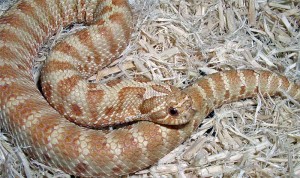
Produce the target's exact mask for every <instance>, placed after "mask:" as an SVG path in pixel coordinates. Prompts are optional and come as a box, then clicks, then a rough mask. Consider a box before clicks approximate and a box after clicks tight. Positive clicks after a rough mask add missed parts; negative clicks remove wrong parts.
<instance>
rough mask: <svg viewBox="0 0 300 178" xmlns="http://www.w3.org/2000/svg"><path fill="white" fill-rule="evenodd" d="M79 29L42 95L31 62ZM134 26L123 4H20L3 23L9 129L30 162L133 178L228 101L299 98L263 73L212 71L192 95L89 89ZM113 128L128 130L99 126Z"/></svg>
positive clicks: (107, 0) (53, 62)
mask: <svg viewBox="0 0 300 178" xmlns="http://www.w3.org/2000/svg"><path fill="white" fill-rule="evenodd" d="M72 23H85V24H87V26H88V28H87V29H85V30H82V31H79V32H77V33H75V34H74V35H72V36H70V37H67V38H66V39H64V40H63V41H61V42H59V43H58V44H57V45H56V46H55V47H54V49H53V50H52V52H51V53H50V54H49V57H48V60H47V62H46V64H45V67H44V68H43V70H42V77H41V80H42V90H43V94H42V93H41V92H40V91H39V90H38V88H37V87H36V85H35V83H34V81H33V77H32V74H31V70H32V62H33V59H34V58H35V57H36V56H37V52H38V50H39V48H40V47H41V45H42V44H43V43H45V41H46V40H47V39H48V38H49V37H50V36H52V35H53V34H54V33H56V32H57V30H58V29H59V27H61V26H64V27H65V26H67V25H69V24H72ZM131 23H132V22H131V12H130V9H129V6H128V4H127V2H126V1H124V0H99V1H96V0H63V1H57V0H54V1H52V0H21V1H20V2H18V3H17V4H16V5H15V6H14V7H13V8H12V9H10V10H9V11H8V12H7V13H6V14H5V15H4V16H2V17H1V18H0V91H1V93H0V109H1V124H2V127H3V128H4V129H5V130H6V131H7V133H9V134H11V135H12V137H13V141H14V143H15V144H17V145H18V146H20V147H21V148H24V151H25V152H26V153H27V155H28V156H29V157H31V158H34V159H36V160H38V161H40V162H43V163H45V164H47V165H50V166H53V167H56V168H59V169H61V170H63V171H64V172H66V173H69V174H73V175H78V176H99V177H101V176H116V175H124V174H129V173H133V172H136V171H137V170H141V169H143V168H145V167H148V166H150V165H152V164H154V163H155V162H157V160H158V159H160V158H161V157H163V156H164V155H166V154H167V153H169V152H170V151H171V150H172V149H174V148H175V147H176V146H178V145H179V144H180V143H182V142H183V141H184V140H186V139H187V138H188V137H189V136H190V135H191V133H192V132H193V131H194V130H195V129H196V128H197V127H198V126H199V124H200V123H201V121H202V120H203V118H205V117H206V116H207V114H209V113H210V112H211V111H212V110H213V109H214V108H216V107H218V106H220V105H222V104H224V103H228V102H232V101H236V100H239V99H242V98H248V97H252V96H254V95H257V94H258V93H261V94H262V95H264V96H265V95H271V96H273V95H277V94H283V93H285V94H288V95H290V96H291V97H294V98H295V99H296V100H300V87H299V85H296V84H295V83H293V82H291V81H289V80H288V79H287V78H286V77H284V76H282V75H279V74H275V73H272V72H268V71H259V70H258V71H254V70H237V71H225V72H219V73H215V74H211V75H208V76H205V77H203V78H201V79H200V80H198V81H197V82H196V83H195V84H193V85H192V86H190V87H188V88H186V89H185V90H179V89H177V88H175V87H173V86H168V85H165V84H161V83H154V82H152V81H148V80H146V79H143V78H135V79H132V80H113V81H110V82H107V83H106V84H101V85H100V84H93V83H88V82H86V78H87V77H89V76H90V75H92V74H94V73H95V72H96V71H97V70H99V69H101V68H103V67H104V66H106V65H107V64H109V63H110V62H112V60H113V59H114V58H115V57H117V56H118V55H120V53H121V52H122V50H123V49H124V47H126V45H127V43H128V41H129V38H130V33H131ZM45 98H47V100H48V101H46V99H45ZM128 122H129V123H128ZM114 123H117V124H122V127H121V126H117V128H116V129H114V130H109V129H100V128H103V127H104V128H105V127H107V126H110V125H111V124H114Z"/></svg>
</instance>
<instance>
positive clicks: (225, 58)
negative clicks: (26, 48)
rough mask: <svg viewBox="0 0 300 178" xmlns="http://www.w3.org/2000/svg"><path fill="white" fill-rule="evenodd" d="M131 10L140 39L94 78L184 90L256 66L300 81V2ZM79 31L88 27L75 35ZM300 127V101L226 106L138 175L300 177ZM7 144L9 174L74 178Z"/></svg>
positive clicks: (198, 2)
mask: <svg viewBox="0 0 300 178" xmlns="http://www.w3.org/2000/svg"><path fill="white" fill-rule="evenodd" d="M130 3H131V4H132V7H133V13H134V16H135V27H134V29H135V32H134V34H133V37H132V41H131V43H130V45H129V47H128V48H127V50H126V51H124V53H123V55H122V56H121V57H120V58H119V59H118V60H117V61H116V62H114V64H112V65H110V66H109V67H108V68H107V69H104V70H103V71H100V72H99V73H98V75H95V76H93V77H92V78H91V79H92V80H96V81H98V80H101V81H100V82H102V81H105V80H109V79H112V78H116V77H124V78H130V77H134V76H139V75H143V76H146V77H148V78H150V79H151V80H155V81H161V82H165V83H168V84H172V85H175V86H177V87H180V88H185V87H187V86H189V85H190V84H191V83H193V82H194V81H195V80H196V79H197V78H201V77H202V76H203V74H210V73H214V72H217V71H222V70H229V69H243V68H251V69H265V70H270V71H273V72H277V73H281V74H283V75H285V76H287V77H288V78H290V79H291V80H293V81H296V82H298V83H299V78H300V43H299V42H300V31H299V25H300V22H299V21H300V2H299V1H296V0H294V1H293V0H290V1H289V0H273V1H267V0H256V1H255V0H228V1H222V0H208V1H204V0H186V1H180V0H160V1H158V0H149V1H142V0H131V1H130ZM1 10H2V9H1ZM78 28H84V27H82V26H80V25H78V26H77V27H75V28H73V29H78ZM73 29H72V30H71V31H73ZM65 31H66V30H62V31H61V33H60V34H62V36H64V34H65ZM68 33H70V32H68ZM57 36H59V35H57ZM57 36H55V37H53V38H52V40H51V42H49V44H47V45H46V46H45V48H44V49H43V50H42V51H41V53H40V56H39V58H37V59H36V62H35V64H36V65H35V66H36V68H34V73H35V77H36V78H37V77H38V75H39V69H40V68H41V64H42V62H43V60H45V59H46V56H47V53H48V51H49V48H51V46H53V45H54V44H55V43H56V41H57V39H59V38H61V37H57ZM299 121H300V104H299V103H298V102H296V101H294V100H293V99H292V98H289V97H288V98H287V99H282V98H280V97H272V98H271V97H268V98H262V97H261V96H260V95H257V96H256V97H255V98H253V99H246V100H243V101H238V102H234V103H231V104H226V105H223V106H222V107H220V108H218V109H216V110H215V112H214V113H213V114H211V115H210V116H208V117H207V118H206V119H205V120H204V121H203V124H202V125H201V126H200V127H199V129H198V130H197V132H195V133H194V134H193V135H192V136H191V137H190V139H189V140H187V141H186V142H185V143H183V144H182V145H180V146H178V148H176V149H175V150H174V151H172V152H171V153H170V154H168V155H166V156H165V157H164V158H163V159H161V160H160V161H159V162H158V163H157V164H156V165H153V166H152V167H150V168H149V169H145V170H142V171H139V172H137V173H135V174H133V175H130V177H278V176H279V177H281V176H282V177H299V176H300V158H299V156H300V143H299V140H300V122H299ZM0 141H1V142H0V143H1V144H0V165H1V167H0V176H1V177H70V176H69V175H66V174H64V173H62V172H60V171H59V170H56V169H53V168H50V167H48V166H45V165H43V164H40V163H38V162H36V161H34V160H29V159H28V158H26V157H25V155H24V153H23V152H22V151H21V149H20V148H17V147H15V146H14V145H11V144H10V142H9V139H7V135H6V134H5V133H1V134H0Z"/></svg>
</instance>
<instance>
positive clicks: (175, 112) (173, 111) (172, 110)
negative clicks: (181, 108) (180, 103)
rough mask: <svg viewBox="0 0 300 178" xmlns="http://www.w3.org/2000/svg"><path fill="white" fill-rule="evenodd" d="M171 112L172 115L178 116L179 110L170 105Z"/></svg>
mask: <svg viewBox="0 0 300 178" xmlns="http://www.w3.org/2000/svg"><path fill="white" fill-rule="evenodd" d="M169 114H170V115H171V116H178V110H177V109H176V108H173V107H170V108H169Z"/></svg>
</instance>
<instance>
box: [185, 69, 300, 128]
mask: <svg viewBox="0 0 300 178" xmlns="http://www.w3.org/2000/svg"><path fill="white" fill-rule="evenodd" d="M184 91H185V92H186V93H187V94H188V95H189V96H190V97H191V98H192V101H193V105H192V107H193V109H194V110H196V111H197V112H198V114H197V117H195V120H196V123H200V122H201V121H202V120H203V119H204V118H205V117H206V116H207V115H208V114H209V113H210V112H212V111H213V110H214V109H215V108H218V107H220V106H221V105H223V104H226V103H230V102H234V101H238V100H241V99H246V98H251V97H254V96H257V95H258V94H261V96H263V97H266V96H275V95H281V96H283V97H286V96H291V97H293V98H294V99H295V100H297V101H300V86H299V85H297V84H295V83H294V82H290V81H289V80H288V79H287V78H286V77H284V76H282V75H279V74H276V73H272V72H269V71H259V70H255V71H254V70H237V71H232V70H230V71H224V72H218V73H214V74H211V75H207V76H205V77H203V78H201V79H200V80H198V81H197V82H196V83H195V84H194V85H192V86H191V87H189V88H187V89H185V90H184Z"/></svg>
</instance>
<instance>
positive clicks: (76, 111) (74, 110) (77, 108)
mask: <svg viewBox="0 0 300 178" xmlns="http://www.w3.org/2000/svg"><path fill="white" fill-rule="evenodd" d="M71 110H72V113H74V114H75V115H76V116H81V115H82V109H81V108H80V106H78V105H77V104H71Z"/></svg>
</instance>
